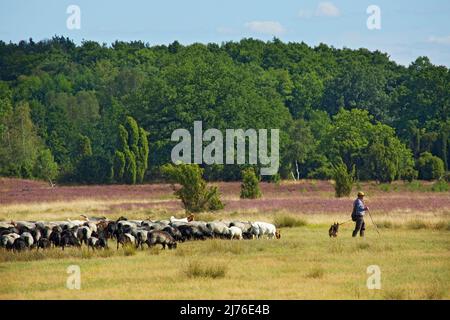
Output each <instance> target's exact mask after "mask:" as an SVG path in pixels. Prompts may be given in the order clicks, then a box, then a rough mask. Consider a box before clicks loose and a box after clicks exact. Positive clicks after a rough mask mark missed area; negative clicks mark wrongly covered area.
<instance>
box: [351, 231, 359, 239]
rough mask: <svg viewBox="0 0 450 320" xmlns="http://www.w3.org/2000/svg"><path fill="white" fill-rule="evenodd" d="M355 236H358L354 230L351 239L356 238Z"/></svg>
mask: <svg viewBox="0 0 450 320" xmlns="http://www.w3.org/2000/svg"><path fill="white" fill-rule="evenodd" d="M357 234H358V230H354V231H353V233H352V237H353V238H354V237H356V235H357Z"/></svg>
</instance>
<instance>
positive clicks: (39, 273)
mask: <svg viewBox="0 0 450 320" xmlns="http://www.w3.org/2000/svg"><path fill="white" fill-rule="evenodd" d="M5 185H6V182H5V181H3V185H2V183H0V192H1V195H2V199H0V201H3V205H2V206H1V207H0V219H4V220H9V219H16V220H20V219H30V220H31V219H34V220H37V219H65V218H77V217H78V215H79V214H82V213H84V214H88V215H106V216H108V217H111V218H114V217H117V216H119V215H125V216H128V217H136V218H138V217H140V218H147V217H149V216H151V217H153V218H157V217H160V218H167V217H168V216H170V215H172V214H173V213H176V214H177V215H182V211H181V209H179V208H178V209H176V208H172V206H173V202H175V204H177V201H176V200H175V199H173V197H172V196H171V194H170V189H169V188H167V189H164V188H163V189H164V190H162V191H161V190H159V191H158V192H155V194H151V191H150V192H148V194H147V195H146V192H143V191H142V190H140V192H136V194H135V195H133V190H132V189H131V190H129V192H128V193H127V192H124V191H123V190H121V191H120V192H118V193H117V194H116V195H115V196H114V197H112V196H108V197H106V196H105V197H103V194H102V192H96V193H95V192H92V193H91V194H87V193H88V191H86V194H85V193H83V194H82V195H81V196H78V193H79V192H80V191H79V189H77V188H79V187H62V188H66V189H64V190H63V192H64V194H65V195H66V197H67V199H69V200H68V201H67V202H65V201H64V200H63V199H61V198H60V195H58V194H57V195H56V197H55V198H52V196H49V198H47V199H46V201H45V202H39V201H34V202H29V201H21V200H20V199H21V197H22V196H20V194H21V192H29V193H30V192H31V193H33V194H35V196H36V198H35V199H37V200H38V198H39V197H38V196H37V195H38V194H39V190H33V188H46V187H45V186H32V187H30V188H31V189H30V188H27V189H26V191H20V188H17V187H16V186H14V187H10V188H9V189H8V188H7V187H5ZM219 186H220V188H221V191H222V193H223V196H224V198H225V199H226V204H229V205H228V209H227V207H226V208H225V210H223V211H221V212H219V213H217V214H212V213H205V214H201V215H199V216H198V217H197V218H198V219H204V220H211V219H221V218H223V219H243V220H263V221H268V222H274V221H276V222H277V223H279V224H281V225H282V227H281V230H282V238H281V239H280V240H265V239H263V240H245V241H237V240H235V241H229V240H207V241H192V242H185V243H180V244H179V246H178V248H177V249H176V250H165V251H164V250H160V249H156V248H154V249H150V250H148V249H145V250H143V251H141V250H136V249H133V248H126V249H125V250H122V249H119V250H118V251H116V250H115V249H111V250H109V251H105V252H96V253H92V252H88V251H87V250H86V249H85V248H83V249H82V250H81V251H80V250H76V249H68V250H66V251H65V252H62V251H61V250H60V249H52V250H50V251H47V252H45V253H42V252H36V251H31V252H25V253H20V254H13V253H10V252H6V251H1V252H0V299H449V298H450V287H449V286H450V285H449V284H450V203H449V202H450V200H449V199H450V197H449V196H450V193H449V192H443V193H432V192H428V191H422V190H418V191H411V190H407V189H406V188H407V187H404V186H402V185H399V187H398V189H397V190H389V191H385V190H383V189H382V188H379V187H378V186H375V185H369V184H367V185H363V186H361V187H362V188H364V190H367V191H368V194H369V197H368V202H369V203H370V206H371V210H372V214H373V216H374V219H375V221H376V222H377V224H378V225H379V227H380V233H381V236H378V235H377V233H376V232H375V230H374V228H373V226H372V225H371V223H370V220H369V219H366V223H367V231H366V233H367V236H366V237H365V238H364V239H361V238H351V230H352V227H353V225H352V224H351V223H347V224H344V225H343V226H341V229H340V232H339V237H338V238H336V239H330V238H329V237H328V227H329V225H330V224H331V223H332V222H333V221H341V222H342V221H345V220H347V218H348V216H349V211H350V209H348V210H345V208H351V201H352V199H351V198H347V199H334V198H333V197H332V186H331V185H330V184H329V183H328V184H326V183H325V182H314V181H310V182H300V183H296V184H291V183H289V184H282V185H281V186H279V187H278V188H279V189H278V190H277V189H276V188H277V187H274V186H273V185H263V186H262V189H263V193H264V197H263V199H260V200H251V201H240V200H238V193H237V195H236V194H235V192H236V190H238V185H237V187H236V184H220V185H219ZM70 188H74V189H73V190H74V193H76V194H77V195H73V194H72V195H71V194H70ZM83 188H89V187H83ZM92 188H95V187H92ZM102 188H108V187H102ZM112 188H117V186H115V187H112ZM147 188H150V189H151V188H153V187H150V186H149V187H147ZM161 188H162V187H161ZM303 188H304V189H306V191H302V189H303ZM290 189H291V190H293V191H289V190H290ZM30 190H31V191H30ZM100 190H101V189H100ZM105 190H107V189H105ZM166 190H168V191H166ZM41 192H44V191H41ZM45 192H49V193H50V192H55V193H57V192H58V188H55V189H54V190H46V191H45ZM107 192H112V191H111V190H108V191H107ZM112 194H114V192H112ZM293 201H297V202H296V203H295V205H294V204H293V203H292V202H293ZM390 201H391V202H390ZM153 202H158V206H147V204H151V203H153ZM166 202H167V203H168V204H167V206H165V205H164V203H166ZM271 202H275V203H276V204H275V205H269V203H271ZM324 203H325V204H324ZM390 203H392V206H391V205H390ZM112 204H114V205H115V207H111V205H112ZM272 206H276V207H277V209H276V210H275V209H267V208H272ZM230 207H231V208H230ZM390 207H392V208H393V209H392V210H389V208H390ZM322 208H323V209H322ZM336 208H337V209H336ZM343 208H344V209H343ZM110 246H111V247H114V246H113V245H111V244H110ZM70 265H78V266H79V267H80V269H81V289H80V290H70V289H68V288H67V287H66V280H67V277H68V274H67V268H68V266H70ZM370 265H377V266H379V267H380V270H381V289H380V290H376V289H375V290H369V289H368V288H367V285H366V281H367V279H368V277H369V276H370V274H368V273H367V267H368V266H370Z"/></svg>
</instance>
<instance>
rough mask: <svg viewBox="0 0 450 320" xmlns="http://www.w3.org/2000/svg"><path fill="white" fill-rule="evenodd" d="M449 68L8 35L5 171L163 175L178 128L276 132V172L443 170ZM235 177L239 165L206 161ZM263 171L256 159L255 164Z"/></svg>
mask: <svg viewBox="0 0 450 320" xmlns="http://www.w3.org/2000/svg"><path fill="white" fill-rule="evenodd" d="M449 105H450V72H449V69H448V68H447V67H445V66H437V65H434V64H432V63H431V62H430V60H429V59H428V58H427V57H418V58H417V59H416V60H415V61H414V62H412V63H411V64H410V65H409V66H407V67H405V66H402V65H399V64H397V63H395V62H394V61H392V60H391V59H390V58H389V56H388V55H387V54H386V53H382V52H379V51H373V52H371V51H369V50H367V49H358V50H351V49H347V48H344V49H336V48H334V47H331V46H327V45H325V44H320V45H318V46H316V47H310V46H308V45H307V44H305V43H303V42H302V43H296V42H290V43H283V42H282V41H280V40H278V39H276V38H274V39H273V40H272V41H267V42H263V41H260V40H255V39H251V38H249V39H242V40H241V41H239V42H233V41H230V42H225V43H222V44H220V45H219V44H215V43H208V44H201V43H194V44H191V45H186V46H184V45H181V44H180V43H178V42H177V41H175V42H173V43H171V44H170V45H167V46H166V45H149V44H147V43H144V42H141V41H135V42H121V41H116V42H114V43H112V44H111V45H110V46H108V45H106V44H99V43H97V42H93V41H84V42H82V43H81V44H80V45H76V44H75V43H74V42H72V41H71V40H70V39H68V38H64V37H56V36H55V37H53V38H52V39H50V40H44V41H39V42H34V41H33V40H32V39H30V40H28V41H21V42H19V43H5V42H2V41H0V175H2V176H15V177H23V178H40V179H50V180H51V181H53V180H55V179H56V180H58V181H60V182H62V183H130V184H133V183H142V182H144V181H150V180H158V179H161V178H163V177H164V175H163V174H162V171H163V170H161V168H162V167H163V166H164V165H165V164H167V163H169V162H170V153H171V149H172V147H173V146H174V145H175V144H176V143H175V142H172V141H171V140H170V137H171V133H172V131H173V130H175V129H178V128H186V129H188V130H190V131H192V130H193V123H194V121H196V120H199V121H202V122H203V127H204V130H206V129H208V128H217V129H219V130H225V129H227V128H242V129H247V128H253V129H263V128H266V129H271V128H279V129H280V139H281V141H280V157H281V158H280V170H279V174H278V175H276V176H272V177H266V178H264V179H269V180H272V181H273V180H278V179H280V178H284V179H285V178H294V179H300V178H317V179H329V178H332V177H333V176H334V172H335V170H336V168H337V167H339V168H342V165H344V166H345V168H346V169H347V171H348V172H353V174H354V175H355V177H356V178H357V179H360V180H367V179H370V180H377V181H381V182H391V181H393V180H396V179H405V180H412V179H416V178H420V179H438V178H442V177H444V176H445V172H446V171H448V165H449V163H448V162H449V156H450V151H449V148H448V144H449V139H450V138H449V132H450V120H449ZM203 169H204V172H203V174H204V176H205V178H206V179H207V180H225V181H229V180H238V179H240V178H241V171H242V169H245V168H244V167H243V166H240V165H223V166H222V165H211V166H204V168H203ZM255 169H256V170H258V166H255Z"/></svg>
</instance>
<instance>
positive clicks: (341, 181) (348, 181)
mask: <svg viewBox="0 0 450 320" xmlns="http://www.w3.org/2000/svg"><path fill="white" fill-rule="evenodd" d="M354 176H355V167H353V170H352V172H348V170H347V167H346V166H345V164H344V163H342V162H341V163H340V164H338V165H337V166H335V167H334V181H335V182H336V183H335V185H334V190H335V193H336V197H338V198H340V197H348V196H349V195H350V193H351V192H352V187H353V177H354Z"/></svg>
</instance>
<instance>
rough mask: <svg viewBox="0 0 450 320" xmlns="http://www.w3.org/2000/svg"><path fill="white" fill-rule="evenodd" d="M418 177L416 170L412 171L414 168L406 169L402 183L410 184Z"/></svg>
mask: <svg viewBox="0 0 450 320" xmlns="http://www.w3.org/2000/svg"><path fill="white" fill-rule="evenodd" d="M418 175H419V172H418V171H417V170H414V168H411V167H408V168H406V169H405V172H404V173H403V176H402V179H403V180H404V181H408V182H412V181H413V180H416V179H417V177H418Z"/></svg>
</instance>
